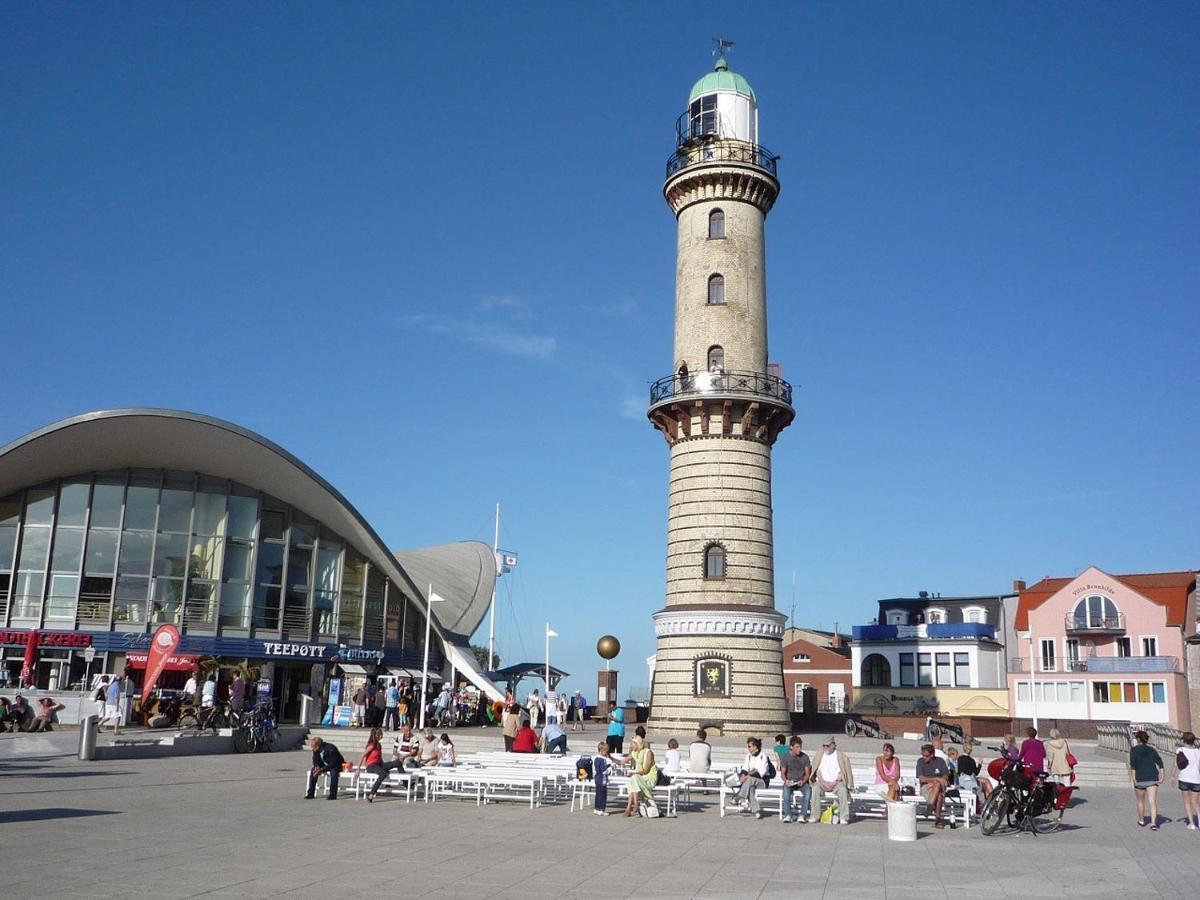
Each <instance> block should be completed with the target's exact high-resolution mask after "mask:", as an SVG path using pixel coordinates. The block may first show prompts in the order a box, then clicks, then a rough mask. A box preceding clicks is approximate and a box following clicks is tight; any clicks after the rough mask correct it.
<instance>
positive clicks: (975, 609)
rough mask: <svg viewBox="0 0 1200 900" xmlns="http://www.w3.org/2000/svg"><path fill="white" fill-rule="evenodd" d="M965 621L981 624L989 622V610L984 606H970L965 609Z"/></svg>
mask: <svg viewBox="0 0 1200 900" xmlns="http://www.w3.org/2000/svg"><path fill="white" fill-rule="evenodd" d="M963 621H964V622H978V623H980V624H986V623H987V610H986V609H984V608H983V607H982V606H968V607H967V608H966V609H964V610H963Z"/></svg>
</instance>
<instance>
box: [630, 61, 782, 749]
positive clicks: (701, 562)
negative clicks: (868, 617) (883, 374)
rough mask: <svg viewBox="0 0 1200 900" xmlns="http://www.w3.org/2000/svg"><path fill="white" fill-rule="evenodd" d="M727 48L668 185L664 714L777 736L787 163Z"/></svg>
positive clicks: (682, 123) (660, 617) (654, 704)
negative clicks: (774, 260)
mask: <svg viewBox="0 0 1200 900" xmlns="http://www.w3.org/2000/svg"><path fill="white" fill-rule="evenodd" d="M728 46H729V43H728V42H725V41H721V42H719V47H720V50H721V56H720V57H719V58H718V59H717V62H716V65H715V66H714V68H713V70H712V71H711V72H708V73H707V74H705V75H704V76H703V77H702V78H700V80H699V81H697V82H696V83H695V85H694V86H693V87H692V90H691V93H690V94H689V96H688V102H687V108H686V109H685V110H684V112H683V114H682V115H680V116H679V118H678V120H677V121H676V128H675V132H676V141H675V151H674V153H672V154H671V157H670V159H668V160H667V170H666V181H665V182H664V184H663V196H664V197H665V199H666V201H667V205H668V206H669V207H670V209H671V212H672V213H673V214H674V216H675V220H676V232H677V246H676V256H675V340H674V358H673V364H672V368H671V373H670V374H669V375H666V376H664V377H662V378H659V380H658V381H656V382H654V384H653V385H652V387H651V390H650V407H649V410H648V412H647V415H648V416H649V419H650V422H651V423H652V424H653V425H654V427H655V428H656V429H658V431H659V432H660V433H661V434H662V436H663V437H664V438H665V439H666V442H667V444H668V446H669V447H670V455H671V462H670V491H669V498H668V509H667V554H666V561H667V578H666V602H665V604H664V606H663V608H662V609H661V610H659V611H658V612H657V613H655V614H654V628H655V635H656V638H657V652H656V660H655V667H654V678H653V684H652V688H651V701H650V702H651V709H650V723H649V724H650V725H651V727H653V728H654V729H656V730H660V731H674V732H687V731H690V730H694V729H696V728H699V727H708V728H712V729H718V730H720V731H721V732H722V733H724V734H736V735H763V734H769V733H774V732H775V731H783V732H788V731H789V728H788V725H789V715H788V708H787V700H786V695H785V691H784V685H783V665H782V662H783V661H782V639H783V631H784V623H785V622H786V617H785V616H783V615H781V614H780V613H778V612H776V611H775V579H774V575H775V568H774V550H773V546H774V541H773V537H772V511H771V449H772V447H774V445H775V440H776V439H777V438H778V436H779V433H780V431H782V430H783V429H784V428H786V427H787V426H788V425H789V424H790V423H791V421H792V419H793V418H794V417H795V412H794V409H793V406H792V387H791V385H790V384H788V383H787V382H786V381H784V380H783V378H782V376H781V371H780V368H779V367H778V366H777V365H775V364H774V363H771V362H769V358H770V357H769V356H768V352H767V279H766V274H767V272H766V253H765V242H764V236H765V225H766V218H767V213H768V212H770V211H771V207H772V205H773V204H774V203H775V199H776V197H778V196H779V172H778V161H779V158H778V157H777V156H776V155H775V154H773V153H771V152H770V151H769V150H767V149H766V148H765V147H763V146H762V144H760V143H759V121H758V100H757V98H756V97H755V94H754V90H753V89H752V88H751V87H750V84H749V83H748V82H747V81H746V79H745V78H743V77H742V76H741V75H739V74H737V73H736V72H733V71H731V70H730V69H729V65H728V63H727V61H726V59H725V55H724V54H725V51H726V50H727V48H728Z"/></svg>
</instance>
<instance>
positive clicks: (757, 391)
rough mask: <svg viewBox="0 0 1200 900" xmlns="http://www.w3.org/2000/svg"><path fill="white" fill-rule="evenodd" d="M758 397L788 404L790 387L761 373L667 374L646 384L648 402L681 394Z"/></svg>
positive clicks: (781, 380)
mask: <svg viewBox="0 0 1200 900" xmlns="http://www.w3.org/2000/svg"><path fill="white" fill-rule="evenodd" d="M733 394H736V395H741V396H746V395H749V396H752V397H760V398H763V399H767V400H775V401H777V402H780V403H786V404H787V405H788V406H791V405H792V386H791V385H790V384H788V383H787V382H786V381H784V380H783V379H782V378H779V377H778V376H775V375H767V374H766V373H764V372H696V373H695V374H694V375H693V374H689V375H680V374H675V375H668V376H667V377H666V378H660V379H658V381H656V382H654V384H652V385H651V386H650V405H651V406H655V405H657V404H659V403H661V402H663V401H664V400H671V399H673V398H681V397H704V396H706V395H711V396H722V395H733Z"/></svg>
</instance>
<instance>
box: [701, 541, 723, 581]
mask: <svg viewBox="0 0 1200 900" xmlns="http://www.w3.org/2000/svg"><path fill="white" fill-rule="evenodd" d="M724 577H725V548H724V547H722V546H721V545H720V544H709V545H708V546H707V547H706V548H704V578H705V579H706V580H708V581H713V580H719V579H722V578H724Z"/></svg>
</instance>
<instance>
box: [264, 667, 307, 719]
mask: <svg viewBox="0 0 1200 900" xmlns="http://www.w3.org/2000/svg"><path fill="white" fill-rule="evenodd" d="M310 670H311V666H308V665H303V666H281V665H279V664H278V663H277V664H276V665H275V681H274V684H273V685H272V688H273V689H274V696H273V699H274V700H275V707H276V709H278V711H279V721H280V722H299V721H300V685H301V684H307V683H308V678H309V671H310Z"/></svg>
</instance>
